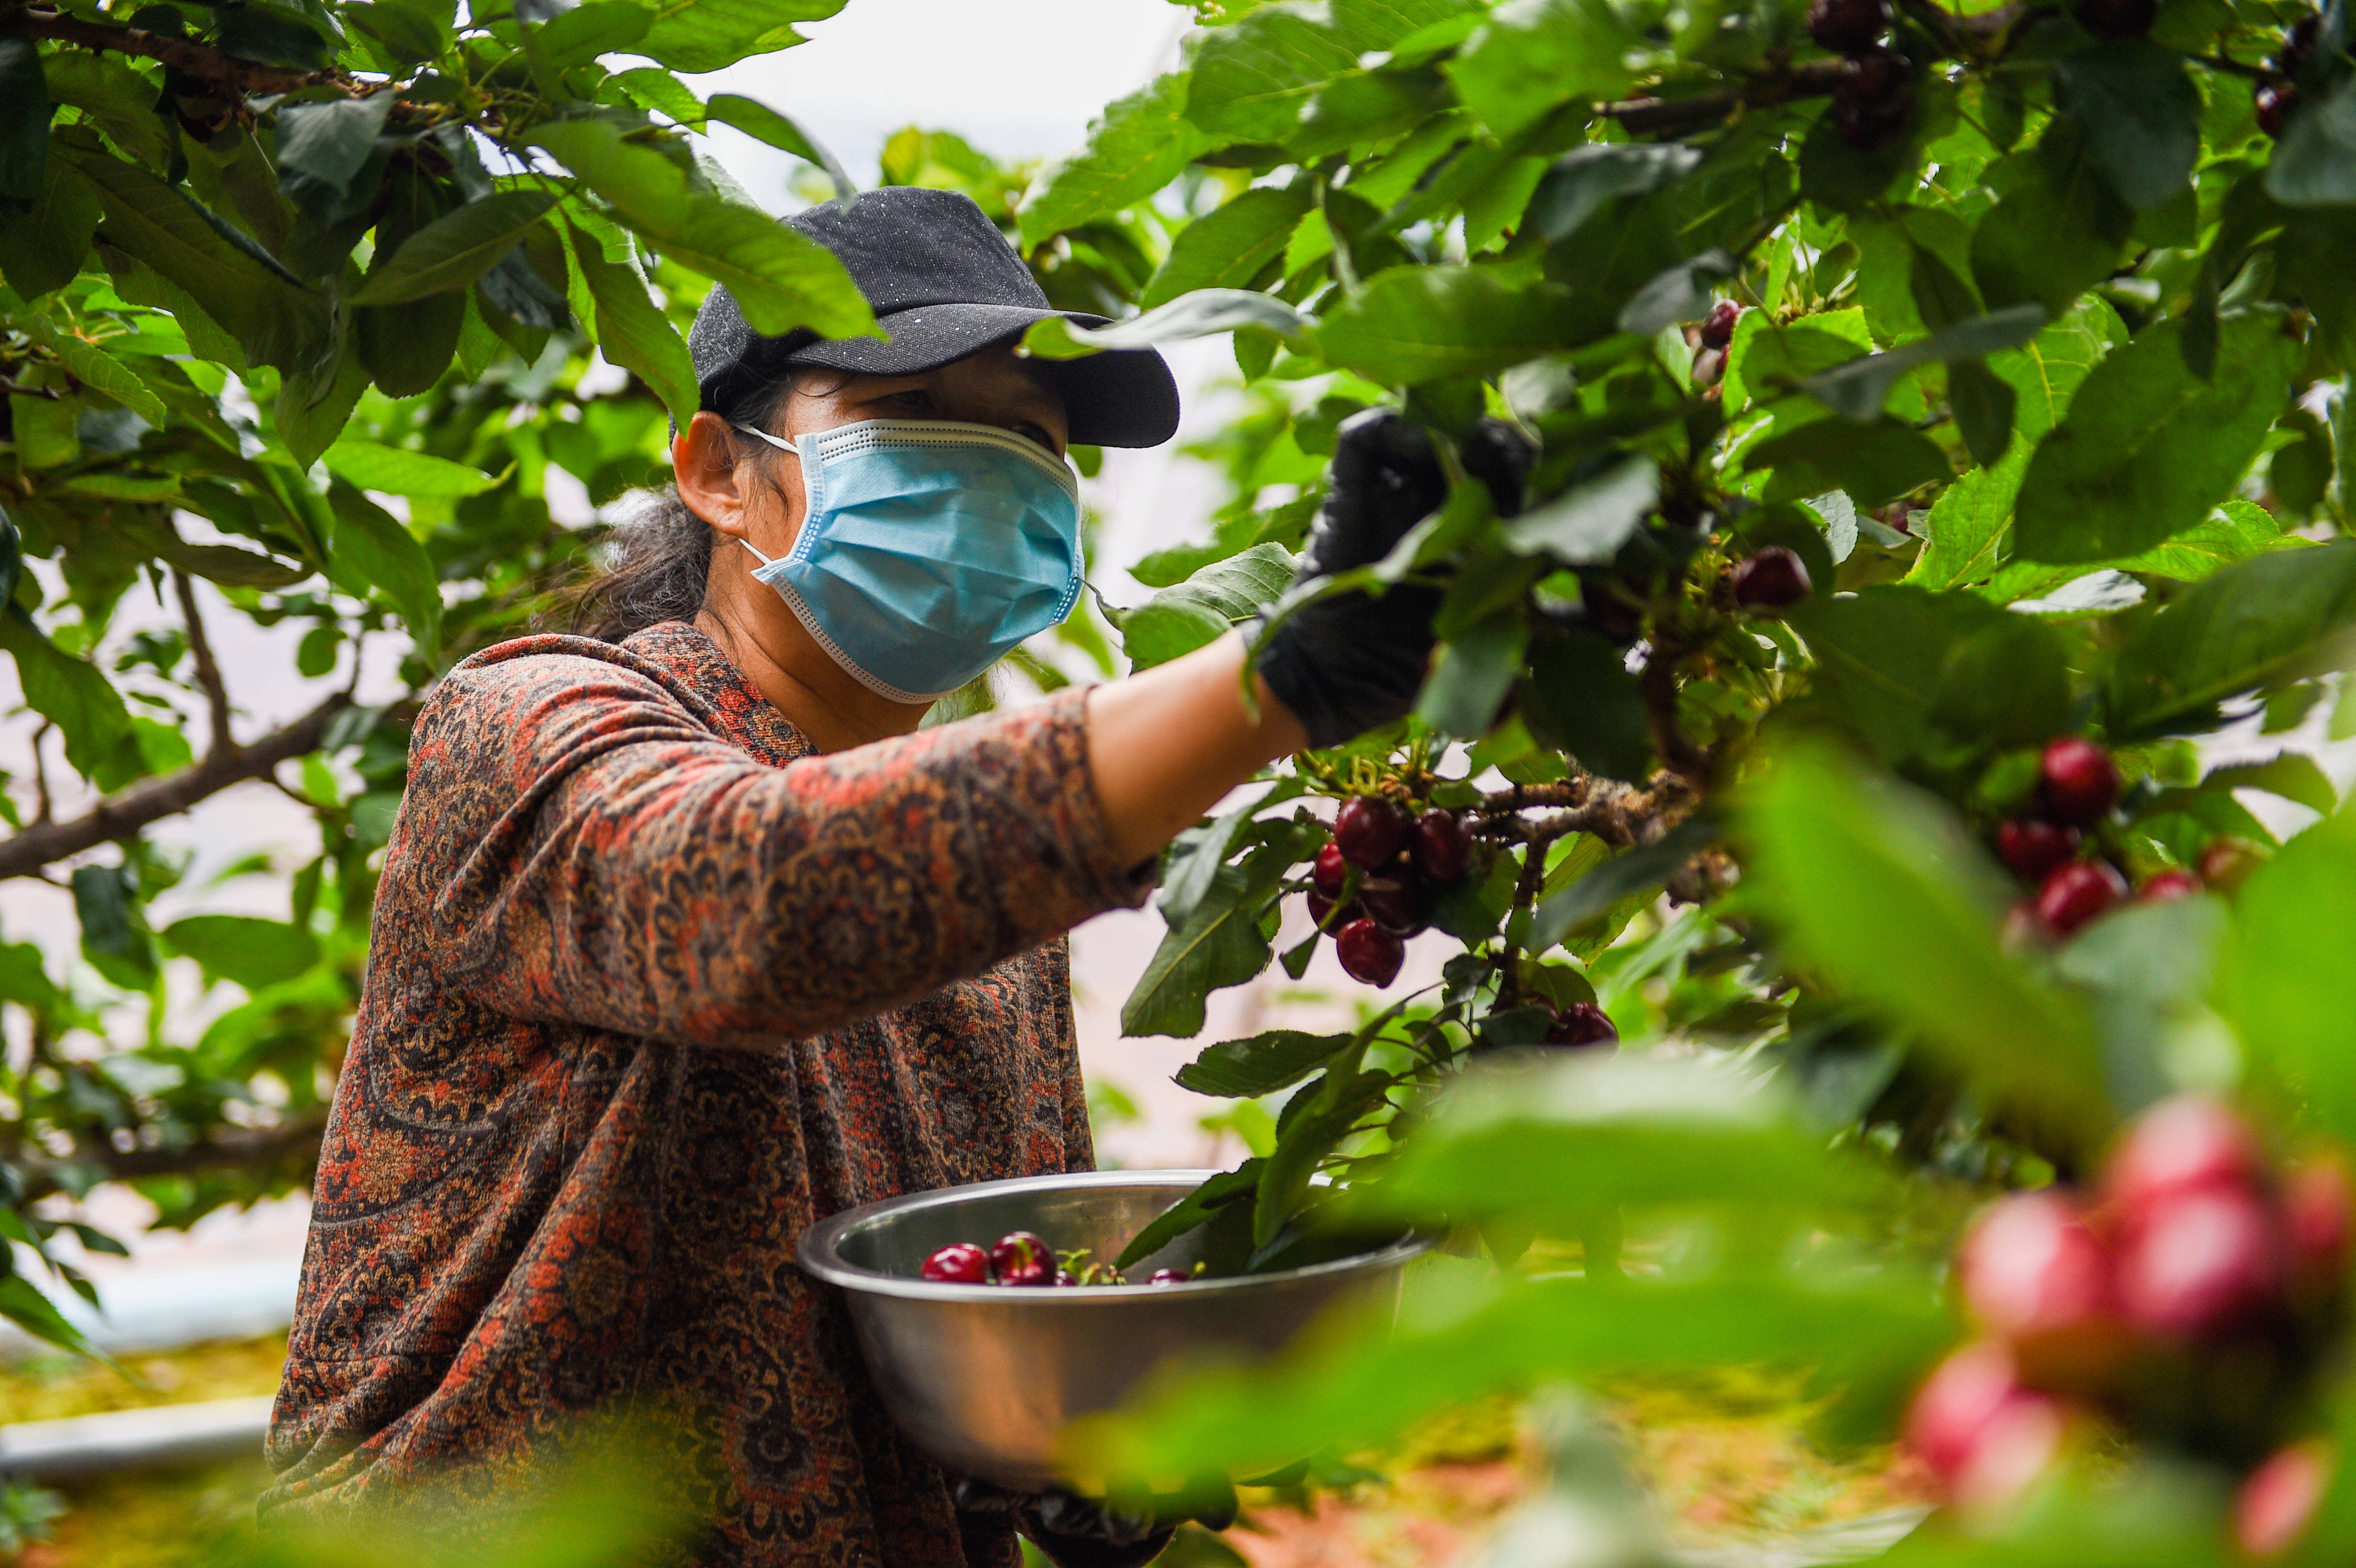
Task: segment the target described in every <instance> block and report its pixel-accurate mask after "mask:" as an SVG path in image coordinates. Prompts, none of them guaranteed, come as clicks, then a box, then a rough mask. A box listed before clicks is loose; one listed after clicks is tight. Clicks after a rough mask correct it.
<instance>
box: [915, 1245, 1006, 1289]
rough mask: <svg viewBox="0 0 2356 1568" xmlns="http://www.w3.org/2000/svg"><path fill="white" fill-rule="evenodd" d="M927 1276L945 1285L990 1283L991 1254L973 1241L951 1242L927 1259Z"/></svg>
mask: <svg viewBox="0 0 2356 1568" xmlns="http://www.w3.org/2000/svg"><path fill="white" fill-rule="evenodd" d="M925 1277H926V1279H929V1280H935V1281H937V1282H939V1283H941V1284H943V1285H988V1284H989V1283H990V1254H989V1253H985V1252H983V1251H982V1250H981V1249H980V1247H977V1246H975V1245H974V1244H973V1243H971V1242H951V1243H949V1244H948V1246H946V1247H943V1248H942V1249H941V1250H940V1251H939V1252H937V1253H934V1254H933V1255H932V1256H931V1257H928V1258H926V1260H925Z"/></svg>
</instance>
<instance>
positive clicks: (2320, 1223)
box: [1906, 1095, 2356, 1554]
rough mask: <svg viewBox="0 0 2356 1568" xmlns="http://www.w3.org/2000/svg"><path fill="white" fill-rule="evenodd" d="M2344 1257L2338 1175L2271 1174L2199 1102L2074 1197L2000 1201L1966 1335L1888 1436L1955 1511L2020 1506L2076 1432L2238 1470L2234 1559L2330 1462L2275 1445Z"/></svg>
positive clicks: (2169, 1106)
mask: <svg viewBox="0 0 2356 1568" xmlns="http://www.w3.org/2000/svg"><path fill="white" fill-rule="evenodd" d="M2351 1239H2356V1199H2351V1191H2350V1188H2349V1182H2348V1176H2347V1172H2346V1170H2345V1168H2343V1167H2342V1166H2341V1165H2340V1163H2339V1162H2338V1161H2337V1160H2336V1159H2332V1158H2328V1157H2327V1158H2320V1159H2317V1160H2313V1161H2310V1162H2308V1163H2307V1164H2304V1165H2300V1166H2297V1167H2292V1168H2287V1169H2279V1170H2278V1169H2276V1168H2274V1167H2273V1165H2272V1164H2271V1163H2270V1162H2269V1161H2268V1160H2267V1158H2266V1157H2265V1153H2264V1151H2263V1150H2262V1149H2261V1147H2259V1144H2258V1141H2257V1139H2256V1138H2255V1137H2254V1136H2253V1135H2252V1133H2251V1131H2250V1129H2249V1127H2248V1125H2246V1124H2245V1123H2244V1122H2243V1120H2242V1119H2241V1118H2240V1117H2239V1116H2238V1115H2235V1114H2234V1113H2233V1111H2232V1110H2230V1109H2228V1108H2227V1107H2225V1106H2224V1105H2222V1104H2219V1103H2218V1102H2216V1101H2214V1100H2211V1099H2208V1098H2205V1097H2202V1096H2199V1095H2186V1096H2182V1097H2179V1098H2178V1099H2174V1100H2169V1101H2167V1102H2165V1103H2163V1104H2159V1105H2158V1106H2156V1107H2154V1108H2153V1109H2152V1110H2151V1111H2149V1112H2148V1113H2147V1114H2146V1115H2144V1116H2143V1117H2142V1119H2141V1120H2139V1121H2138V1122H2136V1125H2134V1126H2133V1127H2132V1128H2131V1129H2129V1131H2128V1133H2127V1135H2126V1137H2125V1138H2124V1139H2123V1140H2122V1141H2121V1143H2120V1145H2119V1147H2118V1148H2117V1150H2116V1151H2115V1153H2114V1155H2113V1157H2112V1158H2111V1160H2110V1163H2109V1164H2108V1166H2107V1167H2106V1168H2104V1172H2103V1177H2102V1180H2101V1183H2100V1186H2099V1188H2098V1189H2096V1190H2095V1191H2094V1193H2092V1194H2085V1195H2082V1194H2078V1193H2073V1192H2069V1191H2062V1190H2053V1189H2049V1190H2046V1191H2041V1192H2028V1193H2017V1194H2015V1195H2013V1196H2011V1197H2008V1198H2006V1199H2004V1200H2001V1201H2000V1202H1998V1203H1997V1205H1996V1206H1995V1207H1994V1208H1992V1209H1990V1210H1989V1211H1987V1213H1986V1214H1985V1215H1984V1216H1982V1218H1981V1219H1980V1221H1979V1222H1978V1223H1977V1224H1976V1226H1975V1227H1974V1228H1973V1230H1972V1232H1971V1233H1970V1234H1969V1235H1968V1236H1967V1237H1966V1238H1965V1242H1964V1244H1963V1247H1962V1249H1961V1251H1960V1253H1958V1255H1957V1258H1956V1276H1957V1279H1958V1282H1959V1284H1960V1287H1961V1294H1962V1296H1963V1299H1964V1302H1965V1306H1966V1307H1967V1308H1968V1310H1969V1312H1970V1315H1971V1317H1973V1318H1974V1319H1975V1321H1976V1323H1977V1325H1978V1327H1979V1328H1980V1329H1981V1330H1982V1335H1981V1337H1980V1338H1979V1339H1975V1340H1974V1341H1972V1342H1971V1343H1970V1344H1967V1345H1965V1347H1964V1348H1963V1349H1959V1350H1957V1351H1955V1352H1954V1354H1952V1355H1951V1356H1949V1357H1948V1358H1947V1360H1945V1361H1944V1362H1943V1363H1941V1365H1940V1366H1939V1368H1938V1370H1937V1371H1933V1373H1932V1374H1931V1376H1930V1378H1929V1380H1928V1381H1925V1382H1924V1383H1923V1384H1922V1389H1921V1391H1920V1392H1918V1393H1917V1394H1916V1395H1915V1398H1914V1403H1913V1405H1912V1409H1911V1410H1910V1411H1909V1413H1908V1415H1907V1419H1906V1436H1907V1440H1908V1442H1909V1443H1910V1444H1911V1445H1912V1447H1913V1449H1914V1451H1915V1452H1916V1453H1917V1454H1919V1455H1920V1456H1922V1460H1923V1462H1924V1464H1925V1465H1926V1466H1927V1467H1929V1469H1930V1470H1931V1472H1932V1473H1933V1476H1935V1477H1937V1478H1938V1480H1939V1481H1940V1483H1941V1484H1942V1485H1943V1486H1944V1487H1945V1488H1946V1489H1947V1491H1948V1494H1949V1496H1950V1497H1951V1499H1953V1500H1954V1501H1956V1502H1958V1503H1961V1504H1964V1505H1965V1506H1988V1505H1993V1504H1999V1503H2002V1502H2004V1501H2006V1500H2008V1499H2011V1498H2013V1497H2015V1496H2017V1495H2018V1494H2019V1492H2020V1491H2021V1490H2022V1489H2023V1488H2026V1487H2027V1486H2028V1485H2029V1482H2030V1481H2032V1480H2033V1479H2035V1477H2037V1476H2038V1475H2039V1474H2040V1472H2041V1471H2042V1470H2043V1469H2044V1468H2045V1467H2046V1465H2047V1464H2048V1463H2049V1462H2050V1461H2051V1459H2052V1457H2053V1456H2054V1455H2055V1454H2056V1453H2057V1452H2058V1451H2059V1450H2060V1448H2061V1444H2062V1442H2063V1440H2064V1438H2065V1436H2066V1435H2067V1434H2068V1432H2069V1430H2070V1428H2071V1427H2072V1424H2076V1423H2083V1422H2085V1421H2088V1420H2104V1421H2107V1422H2108V1423H2110V1424H2113V1425H2114V1426H2115V1427H2116V1428H2118V1429H2120V1430H2123V1431H2125V1432H2126V1433H2128V1434H2130V1435H2134V1436H2136V1437H2137V1438H2139V1439H2145V1440H2153V1441H2158V1442H2162V1443H2166V1444H2168V1445H2171V1446H2173V1447H2175V1448H2177V1449H2178V1450H2179V1451H2181V1452H2184V1453H2187V1454H2190V1455H2193V1456H2198V1457H2201V1458H2205V1459H2208V1460H2211V1461H2212V1462H2214V1463H2218V1464H2221V1465H2224V1466H2227V1467H2231V1468H2233V1469H2234V1470H2237V1471H2242V1472H2244V1473H2245V1479H2244V1482H2243V1483H2242V1488H2241V1491H2240V1493H2239V1495H2238V1498H2237V1503H2236V1512H2235V1518H2236V1532H2237V1534H2238V1535H2239V1537H2240V1540H2241V1544H2242V1545H2243V1547H2244V1550H2246V1551H2249V1552H2254V1553H2259V1554H2268V1553H2271V1552H2277V1551H2281V1550H2283V1549H2285V1548H2286V1547H2287V1546H2289V1545H2290V1544H2291V1543H2292V1541H2295V1540H2296V1539H2297V1536H2298V1534H2299V1532H2300V1531H2301V1530H2302V1529H2303V1528H2304V1526H2305V1523H2306V1521H2307V1518H2308V1514H2309V1513H2310V1512H2311V1510H2312V1509H2313V1505H2314V1501H2315V1499H2316V1498H2318V1497H2319V1496H2320V1493H2321V1488H2322V1483H2323V1480H2324V1478H2325V1472H2326V1470H2327V1469H2328V1464H2329V1456H2328V1455H2327V1453H2326V1452H2325V1451H2324V1450H2322V1449H2319V1448H2318V1447H2315V1446H2313V1445H2308V1444H2303V1443H2296V1442H2294V1443H2291V1444H2289V1445H2287V1446H2286V1445H2285V1440H2286V1438H2290V1437H2294V1436H2296V1435H2297V1428H2298V1426H2299V1425H2300V1424H2302V1423H2304V1422H2306V1421H2309V1420H2312V1419H2314V1418H2315V1413H2314V1412H2313V1410H2312V1408H2311V1406H2310V1405H2309V1404H2308V1400H2307V1398H2306V1396H2305V1392H2304V1391H2305V1390H2306V1389H2307V1387H2308V1384H2309V1383H2310V1382H2311V1381H2312V1375H2313V1372H2314V1371H2315V1369H2316V1368H2317V1366H2318V1365H2319V1363H2320V1362H2321V1361H2322V1360H2324V1359H2325V1357H2326V1356H2327V1355H2329V1353H2331V1350H2332V1348H2333V1343H2334V1340H2335V1338H2336V1335H2335V1329H2336V1328H2337V1326H2338V1323H2339V1320H2340V1317H2342V1315H2343V1308H2344V1307H2345V1299H2344V1276H2345V1275H2346V1272H2347V1267H2348V1262H2349V1256H2350V1248H2351Z"/></svg>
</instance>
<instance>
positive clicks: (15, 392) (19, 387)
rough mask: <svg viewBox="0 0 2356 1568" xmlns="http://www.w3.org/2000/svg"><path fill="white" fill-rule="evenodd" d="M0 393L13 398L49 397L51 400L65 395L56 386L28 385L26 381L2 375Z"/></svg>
mask: <svg viewBox="0 0 2356 1568" xmlns="http://www.w3.org/2000/svg"><path fill="white" fill-rule="evenodd" d="M0 393H5V394H6V395H7V396H9V397H12V398H47V399H48V400H50V401H51V402H55V401H57V400H58V399H59V398H61V397H64V396H65V394H64V393H63V392H60V391H59V390H58V389H56V388H55V387H27V385H25V383H24V382H22V381H16V380H11V379H9V378H7V377H5V376H0Z"/></svg>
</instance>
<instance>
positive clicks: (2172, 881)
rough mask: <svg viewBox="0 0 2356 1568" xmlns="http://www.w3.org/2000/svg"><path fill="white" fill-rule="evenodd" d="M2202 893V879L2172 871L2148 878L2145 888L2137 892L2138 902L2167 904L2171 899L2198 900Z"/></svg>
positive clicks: (2188, 873) (2186, 873)
mask: <svg viewBox="0 0 2356 1568" xmlns="http://www.w3.org/2000/svg"><path fill="white" fill-rule="evenodd" d="M2200 892H2201V879H2200V878H2198V877H2196V876H2194V875H2193V874H2192V873H2191V872H2190V871H2179V870H2176V869H2169V870H2165V871H2155V872H2153V873H2152V874H2151V875H2150V876H2148V877H2146V878H2145V879H2144V883H2143V886H2142V887H2140V888H2138V889H2136V902H2137V903H2147V904H2157V903H2166V902H2168V901H2169V900H2171V899H2189V898H2197V897H2198V896H2200Z"/></svg>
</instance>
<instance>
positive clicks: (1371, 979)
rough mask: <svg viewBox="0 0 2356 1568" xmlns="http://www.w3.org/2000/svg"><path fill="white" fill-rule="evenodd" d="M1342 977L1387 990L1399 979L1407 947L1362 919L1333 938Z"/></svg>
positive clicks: (1381, 929)
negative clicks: (1340, 962)
mask: <svg viewBox="0 0 2356 1568" xmlns="http://www.w3.org/2000/svg"><path fill="white" fill-rule="evenodd" d="M1333 951H1334V955H1335V956H1337V957H1339V958H1340V959H1341V960H1342V973H1344V975H1347V976H1350V978H1351V979H1353V980H1357V981H1362V982H1364V983H1365V984H1366V985H1369V986H1387V985H1389V984H1390V983H1391V982H1392V981H1393V980H1396V979H1398V972H1399V965H1401V964H1403V963H1405V962H1406V961H1407V944H1405V943H1403V942H1401V941H1400V940H1399V939H1398V937H1396V936H1393V935H1392V934H1391V933H1389V932H1387V931H1385V930H1384V929H1383V928H1382V927H1381V926H1379V925H1376V923H1374V922H1373V921H1371V920H1366V919H1364V918H1361V919H1358V920H1354V921H1352V922H1351V923H1349V924H1347V925H1345V926H1344V927H1343V928H1342V929H1341V931H1340V933H1338V934H1336V935H1335V936H1334V938H1333Z"/></svg>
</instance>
